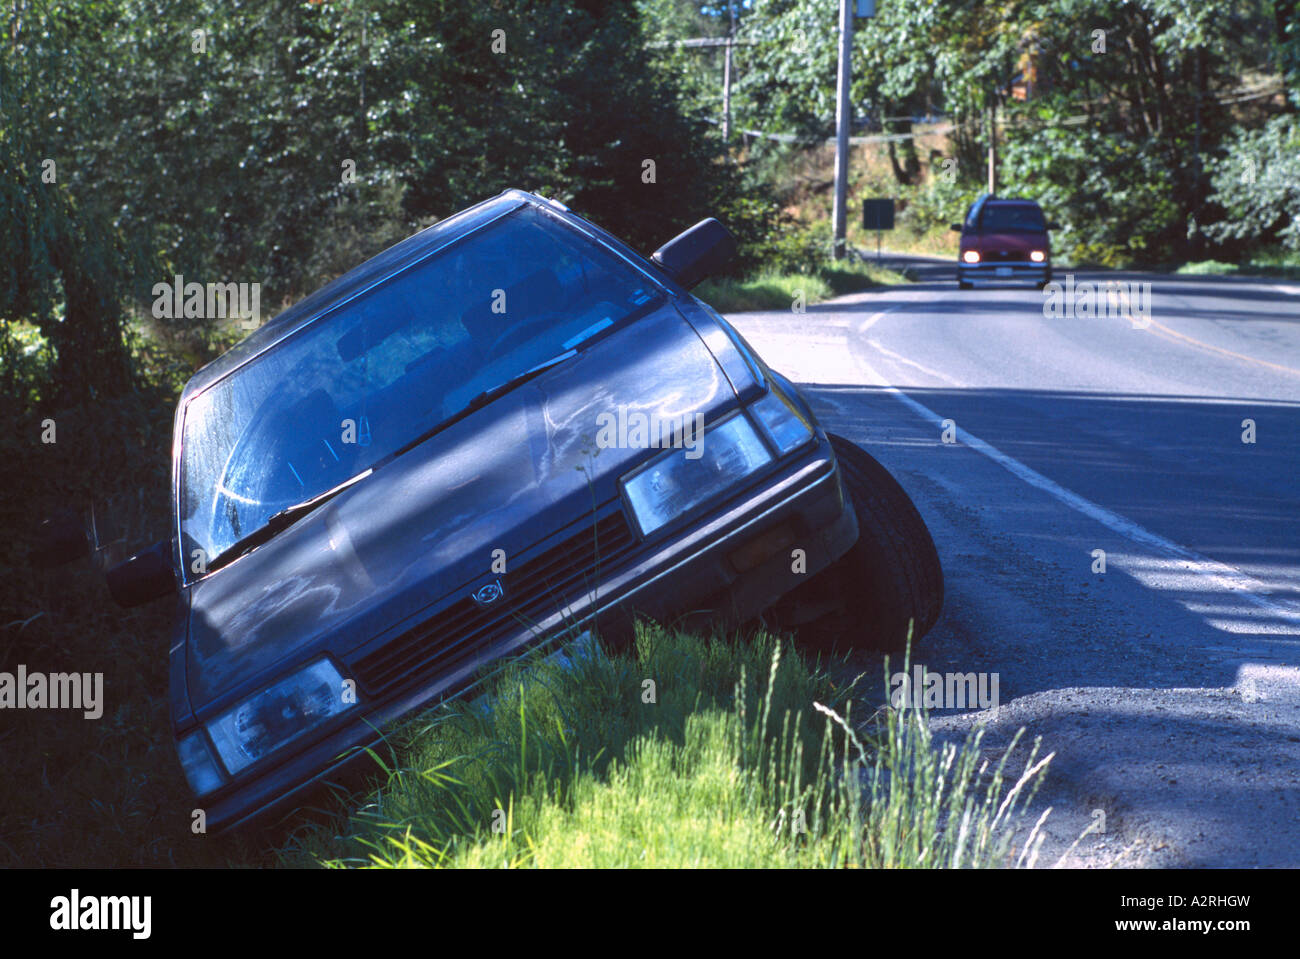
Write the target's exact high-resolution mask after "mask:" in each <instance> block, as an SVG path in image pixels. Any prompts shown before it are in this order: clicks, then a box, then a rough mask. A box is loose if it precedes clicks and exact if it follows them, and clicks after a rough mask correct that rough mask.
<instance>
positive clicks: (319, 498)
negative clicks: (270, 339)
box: [208, 466, 375, 573]
mask: <svg viewBox="0 0 1300 959" xmlns="http://www.w3.org/2000/svg"><path fill="white" fill-rule="evenodd" d="M374 471H375V468H374V467H373V466H372V467H370V468H369V469H367V470H363V471H362V472H360V473H358V474H357V475H356V476H353V477H350V478H349V479H345V480H344V481H343V482H342V483H339V485H338V486H335V487H332V488H330V489H327V490H326V491H325V492H323V493H317V494H316V495H315V496H312V497H310V498H308V499H305V500H303V501H302V502H301V503H294V504H293V505H292V506H286V507H285V508H284V509H282V510H280V511H279V512H276V513H272V514H271V516H270V518H269V519H267V521H266V522H265V523H263V524H262V525H261V526H259V527H258V528H257V529H255V530H253V532H251V533H249V534H248V535H247V536H241V537H240V538H239V539H237V540H235V542H234V543H233V544H231V545H230V546H228V547H226V548H225V549H223V550H222V551H221V552H220V553H218V554H217V555H216V557H215V558H214V559H212V560H211V561H210V562H209V563H208V572H209V573H210V572H212V571H213V570H217V569H220V568H221V567H222V566H225V565H227V564H228V563H231V562H233V561H234V560H237V559H239V557H241V556H243V555H244V554H245V553H247V552H249V551H250V550H252V549H255V548H257V547H258V546H261V545H262V544H263V543H265V542H266V541H267V540H268V539H270V538H271V537H272V536H274V535H275V534H276V533H278V532H280V531H281V530H284V529H288V528H289V527H290V526H292V525H293V524H294V523H296V522H298V520H300V519H302V518H303V517H304V516H306V515H307V514H308V513H310V512H311V511H312V510H314V509H316V508H318V507H319V506H322V505H323V504H324V503H325V502H326V501H327V500H331V499H333V498H334V497H335V496H338V495H339V493H342V492H343V491H344V490H345V489H347V488H348V487H350V486H352V485H353V484H354V483H359V482H361V481H362V480H363V479H365V478H366V477H367V476H369V475H370V474H371V473H373V472H374Z"/></svg>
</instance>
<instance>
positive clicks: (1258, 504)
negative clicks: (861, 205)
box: [730, 258, 1300, 867]
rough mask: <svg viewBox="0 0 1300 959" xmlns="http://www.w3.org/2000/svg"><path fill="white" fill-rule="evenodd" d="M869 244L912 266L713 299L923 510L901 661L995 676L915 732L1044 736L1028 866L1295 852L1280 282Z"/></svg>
mask: <svg viewBox="0 0 1300 959" xmlns="http://www.w3.org/2000/svg"><path fill="white" fill-rule="evenodd" d="M892 259H893V260H894V263H895V264H896V265H897V264H898V263H900V262H906V263H908V264H909V265H911V266H912V267H913V268H914V269H915V270H916V271H917V275H918V276H919V277H920V282H917V283H914V284H911V285H905V286H899V287H892V288H889V289H885V290H880V291H872V292H867V293H862V294H855V295H853V296H848V297H842V298H840V299H837V300H835V301H832V302H829V303H825V304H820V305H816V306H811V307H809V308H808V309H807V312H806V313H803V314H795V313H793V312H784V313H747V314H735V315H733V316H732V317H730V318H731V320H732V321H733V322H734V323H735V324H736V326H737V327H738V328H739V329H740V330H741V332H742V333H743V334H744V335H745V336H746V338H747V339H749V341H750V342H751V344H752V345H753V346H754V347H755V348H756V349H757V350H758V351H759V353H760V354H762V355H763V357H764V358H765V359H766V360H767V361H768V363H770V364H771V365H773V366H774V367H775V368H777V369H778V370H781V371H782V372H784V373H786V374H787V375H789V376H791V377H792V378H793V379H795V380H796V381H797V382H799V383H800V384H803V385H804V389H805V392H806V394H807V395H808V396H809V398H810V400H811V401H812V402H813V404H814V405H815V408H816V410H817V412H818V415H819V416H820V417H821V418H822V421H823V423H824V425H825V426H826V428H827V429H829V430H832V431H834V432H839V433H843V434H844V435H846V436H848V437H850V438H852V439H854V440H856V441H858V442H860V443H861V444H862V445H863V446H864V447H866V448H867V449H868V450H869V451H870V452H872V453H873V455H875V456H876V457H877V458H878V459H879V460H880V461H881V462H883V463H884V464H885V466H886V467H888V468H889V469H890V470H891V471H892V472H893V473H894V475H895V476H897V477H898V479H899V481H900V482H901V483H902V484H903V486H904V487H905V488H906V489H907V490H908V492H909V493H910V494H911V496H912V498H913V499H914V500H915V502H916V504H917V506H918V508H919V509H920V511H921V513H922V515H923V516H924V517H925V519H926V522H927V523H928V524H929V526H930V529H931V531H932V533H933V535H934V538H935V542H936V544H937V546H938V549H939V555H940V558H941V559H942V561H943V564H944V569H945V575H946V581H947V601H946V605H945V610H944V613H943V616H942V618H941V619H940V621H939V623H938V625H937V626H936V627H935V629H934V630H933V631H932V632H931V634H930V635H929V636H928V637H927V638H926V640H925V641H924V643H923V644H922V646H921V647H920V649H919V651H918V652H917V654H916V655H915V657H914V659H915V660H916V661H917V662H920V663H922V664H923V665H924V666H925V667H926V668H928V669H931V670H935V671H939V672H948V671H951V672H962V673H966V672H972V671H973V672H977V673H979V672H986V673H990V674H992V673H996V674H997V675H998V678H999V700H1000V706H999V707H998V708H997V709H992V710H988V711H985V712H981V713H972V712H970V711H948V712H943V713H939V714H937V715H936V718H935V720H934V723H933V726H934V728H935V729H936V730H938V731H940V732H941V734H943V735H951V736H963V735H964V734H965V732H966V731H967V730H968V729H969V728H970V727H971V725H972V724H973V723H976V722H981V723H988V735H989V740H988V741H989V742H990V743H991V744H994V745H996V744H997V743H999V742H1005V741H1006V738H1007V737H1008V736H1009V734H1010V733H1011V732H1014V730H1015V729H1016V728H1018V727H1020V726H1021V725H1024V726H1026V727H1027V728H1028V730H1029V732H1030V734H1031V735H1041V736H1042V737H1043V745H1044V748H1045V749H1047V750H1053V751H1055V752H1056V754H1057V755H1056V757H1055V759H1054V760H1053V762H1052V766H1051V769H1052V773H1051V776H1050V777H1049V780H1048V786H1047V788H1045V790H1044V792H1043V794H1042V798H1041V801H1040V802H1038V803H1037V804H1036V808H1037V809H1042V808H1045V804H1046V805H1051V806H1052V807H1053V811H1052V813H1051V815H1050V816H1049V819H1048V824H1049V825H1048V840H1047V842H1046V844H1045V846H1044V848H1043V851H1042V854H1041V855H1040V858H1039V865H1040V866H1042V865H1052V864H1054V863H1056V862H1058V861H1063V862H1064V863H1066V864H1071V865H1073V864H1087V865H1115V864H1117V865H1136V866H1141V865H1154V866H1291V867H1295V866H1300V429H1298V427H1300V284H1293V283H1282V282H1269V281H1258V280H1256V281H1250V280H1238V279H1232V278H1223V277H1184V276H1168V275H1158V274H1149V275H1144V274H1097V273H1087V272H1081V273H1077V274H1074V282H1075V283H1076V284H1078V283H1080V282H1085V281H1086V282H1096V283H1101V284H1104V283H1105V282H1106V281H1107V280H1112V281H1115V280H1123V281H1125V282H1137V283H1146V282H1149V283H1150V285H1151V286H1150V291H1151V292H1150V301H1149V313H1145V312H1139V311H1134V310H1132V309H1130V310H1129V311H1127V312H1129V313H1130V314H1132V315H1131V316H1124V315H1118V316H1116V315H1110V316H1102V317H1097V316H1081V315H1078V314H1077V311H1076V315H1073V316H1065V317H1062V316H1048V315H1045V303H1046V302H1047V295H1046V294H1045V293H1044V292H1040V291H1038V290H1036V289H1034V288H1033V287H1032V286H1004V287H986V288H979V289H975V290H970V291H959V290H958V289H957V285H956V283H955V281H954V275H953V267H952V265H951V264H950V263H939V262H936V261H925V260H921V259H916V258H892ZM1066 272H1067V271H1064V270H1061V269H1058V270H1057V277H1056V279H1057V280H1059V281H1061V282H1062V283H1064V282H1065V281H1066ZM1076 295H1077V285H1076ZM1138 305H1139V306H1140V305H1141V304H1140V303H1138ZM1117 312H1120V313H1121V314H1122V313H1124V312H1125V311H1123V310H1122V309H1121V310H1119V311H1117ZM1245 420H1250V421H1252V422H1253V440H1254V441H1253V442H1244V441H1243V435H1244V434H1246V433H1247V431H1248V430H1249V429H1250V426H1249V425H1243V421H1245ZM945 421H950V422H945ZM945 427H946V428H947V429H946V432H947V434H948V435H947V437H946V438H947V439H948V440H952V442H945V435H944V434H945ZM1246 438H1248V439H1249V438H1252V437H1250V436H1247V437H1246ZM1098 550H1102V551H1104V554H1105V572H1104V573H1102V572H1099V571H1095V570H1096V569H1099V564H1098V559H1099V555H1100V554H1097V553H1096V552H1095V551H1098ZM882 686H883V683H882ZM1096 810H1101V811H1102V814H1104V823H1105V829H1104V831H1101V830H1099V829H1098V830H1097V831H1094V832H1092V833H1091V834H1090V835H1087V836H1085V837H1084V838H1083V839H1082V840H1081V841H1080V842H1079V843H1078V844H1077V845H1076V846H1075V847H1074V849H1073V850H1072V851H1070V852H1069V855H1068V856H1066V857H1065V858H1064V860H1062V856H1064V855H1065V853H1066V852H1067V850H1069V847H1070V845H1071V843H1072V842H1073V841H1074V840H1075V839H1076V838H1077V837H1078V836H1079V834H1080V833H1081V832H1082V831H1083V830H1084V829H1085V828H1086V827H1088V826H1089V825H1090V824H1093V823H1096V824H1097V825H1098V826H1099V825H1101V822H1102V819H1103V816H1102V815H1099V814H1097V813H1096V812H1095V811H1096ZM1094 828H1096V827H1094Z"/></svg>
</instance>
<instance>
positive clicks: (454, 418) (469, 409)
mask: <svg viewBox="0 0 1300 959" xmlns="http://www.w3.org/2000/svg"><path fill="white" fill-rule="evenodd" d="M577 355H578V350H577V349H576V348H574V349H568V350H565V351H564V352H563V353H560V354H558V355H556V356H552V357H551V358H550V359H549V360H543V361H542V362H541V363H538V364H537V365H536V366H533V367H530V368H529V369H526V370H524V371H523V372H522V373H516V374H515V375H514V376H512V377H510V379H508V380H505V381H504V382H502V383H498V384H497V385H496V386H492V387H489V388H488V389H486V390H484V391H483V392H481V393H478V394H476V395H475V396H474V398H473V399H471V400H470V401H469V402H468V403H466V404H465V405H464V406H463V407H461V408H460V409H459V410H458V411H457V412H455V413H453V414H452V415H451V416H449V417H447V418H446V419H445V420H440V421H439V422H438V423H437V424H436V425H435V426H432V427H430V428H429V429H427V430H425V431H424V432H423V433H421V434H420V435H419V436H417V437H415V439H413V440H411V441H410V442H408V443H406V444H404V445H402V446H400V447H398V448H397V449H396V450H394V451H393V452H391V453H389V454H388V455H387V456H385V457H384V458H383V459H381V460H380V461H379V462H378V463H376V464H375V465H374V467H373V468H374V469H379V467H381V466H383V465H384V464H386V463H388V462H389V461H390V460H395V459H397V457H399V456H401V455H402V454H403V453H409V452H410V451H411V450H413V449H415V448H416V447H417V446H419V445H420V444H421V443H423V442H424V441H425V440H428V439H430V438H432V437H433V436H435V435H437V434H438V433H441V432H442V431H443V430H445V429H446V428H447V427H449V426H451V425H452V424H453V423H456V422H459V421H460V420H463V419H464V418H465V417H467V416H469V414H471V413H473V412H474V411H475V410H477V409H481V408H482V407H484V406H487V404H488V403H490V402H492V401H493V400H494V399H496V398H497V397H498V396H501V395H502V394H503V393H509V392H510V391H511V390H513V389H514V388H515V387H517V386H522V385H523V384H524V383H527V382H528V381H529V380H531V379H533V378H534V377H537V376H541V375H542V374H543V373H545V372H546V371H547V370H549V369H550V368H551V367H552V366H557V365H559V364H560V363H563V362H564V361H565V360H568V359H572V358H573V357H575V356H577Z"/></svg>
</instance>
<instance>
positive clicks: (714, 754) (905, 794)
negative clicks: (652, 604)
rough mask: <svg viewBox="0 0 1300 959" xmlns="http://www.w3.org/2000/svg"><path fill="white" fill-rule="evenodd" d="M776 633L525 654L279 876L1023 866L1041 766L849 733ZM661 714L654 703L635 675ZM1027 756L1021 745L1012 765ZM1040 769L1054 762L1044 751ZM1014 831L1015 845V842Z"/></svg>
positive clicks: (644, 640)
mask: <svg viewBox="0 0 1300 959" xmlns="http://www.w3.org/2000/svg"><path fill="white" fill-rule="evenodd" d="M843 665H844V664H843V663H842V662H840V663H831V664H813V665H810V664H809V663H808V662H807V661H806V660H805V659H804V658H803V657H802V656H800V655H796V654H792V653H791V652H790V651H789V650H788V649H785V648H783V647H782V645H781V642H780V641H779V640H778V639H777V638H775V637H772V636H770V635H766V634H759V635H758V636H755V637H749V638H740V637H732V638H721V637H711V638H699V637H695V636H691V635H687V634H682V633H679V632H674V631H670V630H664V629H661V628H659V627H644V628H642V629H641V630H640V631H639V634H638V641H637V643H636V644H635V647H634V650H632V651H630V652H627V653H620V654H614V655H605V654H603V653H596V654H595V655H592V656H589V657H582V658H578V659H576V660H575V661H574V662H573V665H572V666H570V667H568V668H565V667H563V666H561V665H560V664H558V663H555V662H550V661H539V660H536V659H534V660H531V661H529V662H526V663H520V664H517V665H515V666H513V667H511V668H509V669H508V670H506V671H505V672H504V673H503V674H502V675H501V676H500V677H499V679H498V680H497V681H496V682H495V683H494V684H493V687H492V688H493V689H494V692H493V694H492V700H491V701H492V703H493V706H492V707H491V708H490V709H489V708H483V706H482V704H479V705H475V704H471V703H456V704H449V705H447V706H446V707H443V708H442V709H440V710H437V711H436V712H435V713H434V714H433V716H432V717H430V718H426V719H425V720H423V721H421V722H414V723H408V724H407V725H406V726H405V727H403V728H402V729H401V730H399V731H397V732H395V733H394V735H393V736H392V737H390V742H391V752H390V755H389V757H388V758H387V759H386V760H385V761H386V762H387V764H388V769H389V775H388V779H387V781H386V782H385V783H384V784H383V785H382V786H381V787H380V788H379V789H378V790H377V791H375V792H374V793H373V794H372V795H370V796H367V797H364V798H363V799H362V800H361V801H360V802H359V803H358V808H357V811H356V812H355V813H353V814H352V815H350V816H348V817H346V818H340V819H338V820H336V821H334V822H330V823H326V824H317V825H314V826H310V827H306V828H304V829H303V830H300V832H299V834H298V835H297V836H296V837H295V838H294V840H293V841H292V842H291V843H289V844H288V845H286V847H285V848H284V850H283V851H282V855H283V859H284V862H285V863H286V864H287V865H312V864H317V865H324V866H329V867H336V868H339V867H356V866H372V867H390V868H391V867H430V866H437V867H483V866H494V867H495V866H506V867H521V866H536V867H552V866H606V867H629V866H662V867H684V866H714V867H771V866H775V867H781V866H784V867H791V866H795V867H843V866H857V867H899V866H906V867H934V866H962V867H969V866H997V865H1012V864H1015V863H1017V862H1020V863H1023V862H1025V861H1027V860H1028V859H1029V858H1030V855H1029V853H1030V851H1031V850H1030V847H1032V846H1033V844H1034V832H1036V830H1034V831H1030V832H1029V833H1028V835H1026V830H1024V829H1023V828H1021V827H1022V826H1023V825H1024V823H1023V821H1022V819H1021V818H1020V814H1021V813H1022V812H1023V810H1024V808H1025V806H1026V805H1027V803H1028V802H1029V801H1030V799H1031V798H1032V794H1033V791H1034V790H1035V789H1036V788H1037V784H1038V782H1039V781H1040V779H1041V776H1042V772H1043V769H1044V768H1045V766H1046V762H1047V759H1043V760H1038V759H1037V756H1036V753H1037V746H1035V747H1034V748H1033V749H1032V750H1029V751H1028V756H1027V757H1026V758H1025V760H1024V767H1025V769H1026V772H1025V773H1024V774H1023V775H1021V776H1020V777H1018V779H1017V780H1016V782H1015V783H1014V784H1009V783H1008V782H1007V780H1006V778H1005V777H1004V772H1005V771H1006V766H1007V764H1008V762H1009V761H1010V759H1011V757H1012V754H1013V752H1016V747H1015V746H1014V745H1013V747H1012V748H1011V749H1009V750H1008V751H1007V752H1006V753H1004V754H1003V756H1002V757H1001V759H1000V760H999V761H998V762H997V763H992V762H991V761H990V760H988V759H985V758H982V756H981V750H980V734H978V733H976V734H973V735H972V736H971V737H970V738H969V739H968V740H967V741H966V743H965V744H964V746H962V747H957V746H954V745H952V744H945V745H937V744H936V743H935V742H934V741H933V740H932V739H931V737H930V734H929V731H928V726H927V723H926V717H925V715H924V713H923V712H920V711H917V710H913V709H904V710H899V711H892V710H883V711H882V712H881V713H880V714H878V716H877V717H875V718H874V719H873V720H872V721H871V722H869V723H868V724H867V725H866V727H865V728H864V730H862V731H858V730H854V729H853V728H852V725H851V719H850V714H851V711H852V707H851V704H852V702H853V700H854V698H855V697H856V695H858V694H860V693H861V689H860V688H859V687H860V680H861V677H857V678H856V679H853V680H850V681H848V682H842V681H840V682H837V681H836V680H835V679H834V678H833V677H834V676H835V675H837V673H838V672H839V670H838V669H836V668H832V667H842V666H843ZM647 680H653V681H654V684H655V685H654V691H655V699H656V701H655V702H646V701H645V699H646V690H647V688H648V687H647V686H646V685H645V684H646V681H647ZM1016 755H1017V760H1019V755H1020V754H1019V753H1016ZM1049 758H1050V757H1049ZM1017 838H1019V839H1020V840H1022V841H1021V842H1020V845H1019V846H1017V845H1016V841H1017Z"/></svg>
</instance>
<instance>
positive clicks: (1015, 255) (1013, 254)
mask: <svg viewBox="0 0 1300 959" xmlns="http://www.w3.org/2000/svg"><path fill="white" fill-rule="evenodd" d="M980 259H982V260H983V261H984V262H985V263H1023V262H1024V261H1025V260H1028V259H1029V254H1028V253H1026V252H1025V251H1024V250H989V251H988V252H987V253H984V254H982V255H981V256H980Z"/></svg>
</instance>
